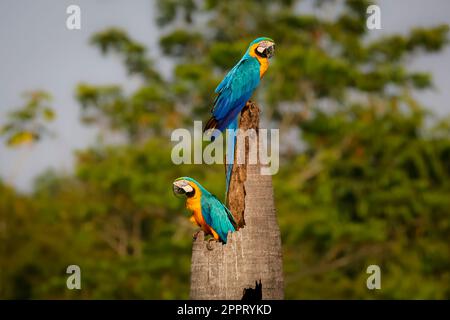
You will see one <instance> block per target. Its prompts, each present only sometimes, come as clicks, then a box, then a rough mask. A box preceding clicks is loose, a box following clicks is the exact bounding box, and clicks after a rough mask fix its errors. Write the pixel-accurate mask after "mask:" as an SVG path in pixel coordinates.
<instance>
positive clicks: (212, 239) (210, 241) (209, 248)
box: [206, 238, 217, 251]
mask: <svg viewBox="0 0 450 320" xmlns="http://www.w3.org/2000/svg"><path fill="white" fill-rule="evenodd" d="M213 242H217V240H216V239H214V238H210V239H209V240H208V243H207V244H206V248H207V249H208V250H210V251H211V250H213V249H214V247H213Z"/></svg>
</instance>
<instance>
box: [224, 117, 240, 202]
mask: <svg viewBox="0 0 450 320" xmlns="http://www.w3.org/2000/svg"><path fill="white" fill-rule="evenodd" d="M237 128H238V117H235V119H234V120H233V121H232V122H231V123H230V125H229V126H228V128H227V129H228V130H227V131H226V133H227V153H226V193H225V199H226V197H227V195H228V188H229V187H230V180H231V172H232V171H233V164H234V153H235V150H234V149H235V146H236V129H237Z"/></svg>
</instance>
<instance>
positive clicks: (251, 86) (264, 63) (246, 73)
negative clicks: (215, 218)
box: [204, 37, 275, 192]
mask: <svg viewBox="0 0 450 320" xmlns="http://www.w3.org/2000/svg"><path fill="white" fill-rule="evenodd" d="M274 49H275V42H274V41H273V40H272V39H270V38H265V37H261V38H258V39H255V40H253V41H252V42H251V43H250V46H249V47H248V49H247V51H246V52H245V54H244V56H243V57H242V58H241V60H239V62H238V63H237V64H236V65H235V66H234V67H233V69H231V70H230V71H229V72H228V74H227V75H226V76H225V78H224V79H223V80H222V82H221V83H220V84H219V85H218V86H217V88H216V91H215V92H216V93H217V94H218V95H217V97H216V99H215V101H214V106H213V109H212V117H211V118H210V119H209V120H208V122H207V123H206V125H205V128H204V132H206V131H207V130H209V129H217V130H218V131H214V132H213V134H212V136H211V141H214V139H215V138H216V137H217V136H218V135H219V134H220V132H222V131H223V130H225V129H233V130H235V129H237V127H238V115H239V113H240V112H241V110H242V108H244V106H245V104H246V103H247V101H248V100H249V99H250V98H251V96H252V95H253V92H254V91H255V89H256V88H257V87H258V85H259V82H260V80H261V78H262V77H263V76H264V73H265V72H266V71H267V68H268V67H269V59H270V58H271V57H272V56H273V54H274ZM229 140H230V141H229V142H228V144H227V163H228V165H227V170H226V188H227V192H228V186H229V183H230V178H231V169H232V167H233V161H234V145H235V143H236V141H235V140H236V139H229Z"/></svg>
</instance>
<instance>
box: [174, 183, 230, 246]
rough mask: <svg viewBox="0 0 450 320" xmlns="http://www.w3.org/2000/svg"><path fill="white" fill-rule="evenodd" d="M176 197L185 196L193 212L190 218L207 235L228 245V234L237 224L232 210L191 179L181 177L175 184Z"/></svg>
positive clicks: (189, 208)
mask: <svg viewBox="0 0 450 320" xmlns="http://www.w3.org/2000/svg"><path fill="white" fill-rule="evenodd" d="M173 191H174V193H175V194H176V195H185V196H186V197H187V199H186V208H187V209H188V210H190V211H192V216H191V218H190V220H191V222H192V223H194V225H197V226H199V227H200V228H201V230H203V231H204V232H205V234H206V235H208V234H209V235H212V236H213V237H214V239H215V240H220V241H222V242H224V243H227V235H228V232H229V231H231V232H234V231H236V229H237V224H236V222H235V220H234V217H233V215H232V214H231V212H230V210H228V208H227V207H226V206H225V205H224V204H223V203H222V202H220V201H219V199H217V198H216V196H214V195H213V194H211V193H210V192H209V191H208V190H206V189H205V188H203V187H202V186H201V185H200V183H198V182H197V181H195V180H194V179H192V178H189V177H181V178H178V179H176V180H175V181H174V182H173Z"/></svg>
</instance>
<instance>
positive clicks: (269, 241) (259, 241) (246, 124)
mask: <svg viewBox="0 0 450 320" xmlns="http://www.w3.org/2000/svg"><path fill="white" fill-rule="evenodd" d="M258 125H259V109H258V107H257V106H256V104H254V103H252V102H248V103H247V105H246V107H245V108H244V110H243V111H242V114H241V121H240V124H239V127H240V128H241V129H248V128H254V129H256V130H257V129H258ZM238 141H239V140H238ZM238 148H239V147H238ZM246 152H248V144H247V148H246ZM260 166H261V165H260V164H259V161H258V163H257V164H244V165H238V164H235V165H234V167H233V173H232V178H231V184H230V193H229V197H228V206H229V208H230V210H231V211H232V212H233V215H234V216H235V217H236V219H237V220H238V221H239V223H240V225H244V221H245V226H243V227H241V228H240V229H239V230H238V231H236V232H234V233H230V234H229V235H228V241H227V244H226V245H223V244H221V243H217V242H214V243H212V245H210V246H208V243H207V242H206V241H205V237H204V234H203V232H201V233H200V234H199V235H198V237H197V239H196V240H195V241H194V243H193V248H192V263H191V291H190V297H191V299H242V297H243V295H244V293H245V292H246V290H248V289H250V288H251V289H255V288H256V286H255V284H256V283H257V282H258V283H259V281H261V286H262V299H283V297H284V283H283V265H282V249H281V238H280V230H279V227H278V223H277V219H276V212H275V205H274V197H273V187H272V177H271V176H270V175H261V174H260ZM251 289H250V291H252V292H253V291H255V290H251Z"/></svg>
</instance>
